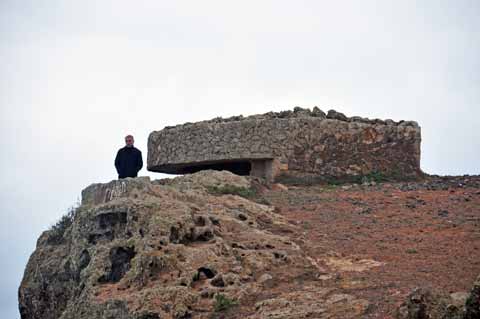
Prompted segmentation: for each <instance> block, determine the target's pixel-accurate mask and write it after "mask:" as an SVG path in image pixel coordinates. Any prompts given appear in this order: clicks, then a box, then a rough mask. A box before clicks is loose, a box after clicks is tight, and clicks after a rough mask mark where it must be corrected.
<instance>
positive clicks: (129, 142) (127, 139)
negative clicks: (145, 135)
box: [125, 135, 134, 147]
mask: <svg viewBox="0 0 480 319" xmlns="http://www.w3.org/2000/svg"><path fill="white" fill-rule="evenodd" d="M133 143H134V140H133V136H132V135H127V136H125V145H126V146H127V147H133Z"/></svg>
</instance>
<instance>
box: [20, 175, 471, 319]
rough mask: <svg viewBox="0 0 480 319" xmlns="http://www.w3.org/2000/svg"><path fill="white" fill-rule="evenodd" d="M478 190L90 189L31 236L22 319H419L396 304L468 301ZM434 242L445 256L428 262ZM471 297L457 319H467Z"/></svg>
mask: <svg viewBox="0 0 480 319" xmlns="http://www.w3.org/2000/svg"><path fill="white" fill-rule="evenodd" d="M479 187H480V178H470V179H468V178H463V179H448V180H442V179H434V180H430V181H427V182H425V183H423V184H418V183H404V184H385V185H378V184H376V183H375V182H374V181H368V182H366V183H365V184H364V185H346V186H343V187H337V186H332V185H326V186H308V187H307V186H304V187H298V186H297V187H293V186H292V187H290V188H287V187H285V186H282V185H263V184H262V182H261V181H260V180H257V179H255V178H251V177H241V176H237V175H234V174H232V173H230V172H227V171H221V172H219V171H201V172H198V173H195V174H191V175H186V176H182V177H177V178H175V179H172V180H156V181H150V180H149V179H148V178H135V179H130V178H128V179H125V180H116V181H112V182H110V183H106V184H93V185H91V186H89V187H88V188H86V189H85V190H84V191H83V192H82V203H81V205H80V207H78V208H77V209H76V210H75V212H74V213H73V214H71V215H70V216H67V217H65V218H64V219H62V223H60V224H57V225H56V226H55V227H53V228H52V229H51V230H49V231H46V232H44V233H43V234H42V235H41V237H40V238H39V239H38V242H37V248H36V250H35V252H34V253H33V254H32V256H31V258H30V260H29V262H28V265H27V267H26V270H25V275H24V278H23V280H22V283H21V286H20V288H19V307H20V313H21V317H22V319H50V318H51V319H54V318H55V319H58V318H60V319H83V318H103V319H107V318H109V319H110V318H111V319H113V318H118V319H158V318H177V319H179V318H250V319H254V318H278V319H280V318H291V319H293V318H389V316H390V315H393V314H394V313H397V312H398V313H399V314H398V316H400V317H401V318H430V317H426V315H427V314H426V310H425V309H427V310H428V309H430V308H432V307H433V306H432V307H431V306H428V305H425V306H422V303H421V302H424V299H425V298H424V299H422V298H423V297H415V296H413V297H408V296H407V293H409V291H411V289H412V288H413V286H414V285H425V283H428V282H429V280H430V281H431V280H433V282H435V283H436V286H437V288H442V287H450V288H452V289H455V291H457V289H458V290H463V291H465V292H468V290H469V289H470V288H469V287H471V285H472V283H473V279H474V278H475V277H474V276H475V275H474V273H476V274H478V273H480V265H479V264H478V263H475V262H474V260H478V259H479V256H480V253H479V250H478V248H479V247H480V237H479V236H478V222H479V220H478V219H477V218H479V217H480V216H479V210H478V207H480V196H479V195H480V192H479V191H478V190H479ZM450 201H451V204H452V205H450V204H448V205H449V206H445V207H444V206H442V207H440V206H441V205H447V204H445V203H450ZM439 205H440V206H439ZM427 211H428V212H430V211H431V212H434V213H433V215H431V214H430V213H427ZM437 211H439V212H443V213H442V215H440V213H439V214H438V215H437ZM445 216H448V217H445ZM447 218H448V221H449V222H447ZM452 224H454V225H455V227H453V226H452ZM420 229H422V230H423V231H424V232H419V230H420ZM392 236H393V237H397V239H398V240H393V238H392ZM411 236H417V237H414V238H415V240H417V239H418V241H415V243H416V244H415V245H416V246H411V245H413V244H412V243H413V242H411V240H412V238H413V237H411ZM418 236H419V237H418ZM459 240H463V241H466V242H468V245H467V246H465V247H460V246H459V245H458V244H456V243H457V242H458V241H459ZM405 243H407V244H405ZM444 244H445V245H448V244H453V246H454V247H456V248H455V249H453V248H452V250H448V251H445V252H444V253H442V255H438V254H437V253H438V252H437V251H436V250H435V249H436V248H435V247H439V246H442V245H444ZM405 245H407V246H405ZM409 245H410V246H409ZM398 247H401V248H398ZM407 248H408V249H412V250H411V251H407V250H406V249H407ZM414 248H415V249H416V251H414V250H413V249H414ZM416 256H421V258H420V257H416ZM432 256H434V257H432ZM416 258H417V259H416ZM431 258H436V259H435V260H436V262H434V263H431V264H422V263H423V262H426V260H431ZM442 258H443V259H442ZM469 258H471V259H469ZM416 263H419V264H416ZM419 265H420V266H419ZM417 268H418V269H420V270H416V269H417ZM450 273H453V274H455V276H454V278H450V277H449V275H448V274H450ZM444 274H445V275H444ZM430 275H433V277H431V276H430ZM432 278H442V279H438V280H437V281H438V282H436V281H435V279H432ZM467 287H468V288H467ZM450 288H448V289H450ZM445 289H447V288H445ZM478 289H479V288H478V284H477V286H476V288H474V290H473V291H472V293H471V294H468V293H467V294H464V295H462V296H463V297H462V298H463V299H461V302H463V304H461V305H460V306H457V308H455V309H457V310H455V311H456V312H455V314H456V315H458V314H460V315H461V316H463V315H465V316H467V315H466V313H468V315H469V316H470V317H468V316H467V317H465V318H477V317H475V316H477V314H478V313H479V312H478V307H479V306H478V305H479V300H478V298H479V297H478V296H479V294H478ZM405 298H407V299H408V298H410V299H408V300H410V301H412V300H413V301H412V302H413V306H412V305H411V303H412V302H410V303H404V304H403V305H402V304H401V302H402V301H403V300H405ZM417 300H420V301H421V302H420V301H419V302H417ZM425 300H427V301H425V302H424V304H429V303H428V302H429V300H430V299H428V298H427V299H425ZM456 300H457V305H458V303H459V302H458V298H457V299H456ZM465 300H467V301H465ZM461 302H460V303H461ZM419 304H420V306H419ZM452 304H453V303H449V301H448V300H447V301H446V302H445V307H447V308H448V307H450V308H451V307H453V306H452ZM465 304H466V305H467V306H466V307H465V306H464V305H465ZM415 306H417V308H419V309H420V310H418V311H417V308H415ZM422 307H423V308H422ZM429 307H430V308H429ZM442 307H443V306H442ZM442 307H440V308H439V309H440V310H439V311H443V310H445V309H446V308H445V307H443V308H442ZM462 307H464V308H462ZM444 308H445V309H444ZM450 308H449V309H450ZM467 308H468V309H470V310H468V311H469V312H468V311H467V310H466V309H467ZM398 309H401V311H400V310H398ZM422 309H423V310H422ZM432 309H433V308H432ZM435 309H437V308H435ZM422 311H423V312H422ZM435 311H437V310H435ZM475 311H477V312H475ZM419 313H420V315H419ZM422 316H423V317H422ZM432 318H437V317H432ZM438 318H440V317H438ZM442 318H444V317H442ZM445 318H454V317H445ZM455 318H457V317H455Z"/></svg>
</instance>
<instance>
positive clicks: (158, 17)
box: [0, 0, 480, 319]
mask: <svg viewBox="0 0 480 319" xmlns="http://www.w3.org/2000/svg"><path fill="white" fill-rule="evenodd" d="M479 16H480V1H478V0H470V1H466V0H465V1H460V0H451V1H445V0H425V1H421V0H416V1H407V0H402V1H387V0H382V1H380V0H378V1H368V0H357V1H355V0H352V1H318V0H317V1H301V0H296V1H281V0H274V1H273V0H272V1H262V0H256V1H246V0H243V1H235V2H234V1H225V0H220V1H208V0H203V1H160V0H158V1H138V0H137V1H120V0H115V1H113V0H111V1H107V0H104V1H98V0H95V1H86V0H82V1H67V0H64V1H54V0H49V1H47V0H45V1H41V0H35V1H33V0H32V1H18V0H17V1H13V0H1V1H0V61H1V73H0V108H1V111H0V112H1V113H0V125H1V126H0V133H1V136H2V141H1V146H2V152H1V157H0V167H1V168H0V169H1V176H2V178H1V179H0V214H1V215H0V217H1V224H0V242H1V243H2V245H1V246H0V260H1V261H0V267H1V271H0V317H1V318H6V319H7V318H18V317H19V315H18V310H17V288H18V285H19V283H20V280H21V277H22V275H23V269H24V268H25V264H26V261H27V259H28V257H29V255H30V253H31V252H32V251H33V249H34V247H35V242H36V239H37V238H38V236H39V234H40V233H41V231H43V230H45V229H47V228H48V227H49V226H50V225H51V224H53V223H54V222H55V221H56V220H57V219H58V218H59V217H60V216H61V215H62V214H63V213H64V212H65V211H66V210H67V208H68V207H69V206H70V205H72V204H73V203H74V202H75V201H76V200H77V198H78V197H79V195H80V192H81V190H82V189H83V188H85V187H86V186H87V185H89V184H91V183H94V182H107V181H110V180H112V179H114V178H116V174H115V170H114V168H113V158H114V155H115V153H116V151H117V149H118V148H119V147H121V146H123V137H124V136H125V135H126V133H132V134H133V135H134V136H135V137H136V145H137V147H139V148H140V149H141V150H142V151H143V154H144V157H145V158H146V155H147V154H146V152H147V149H146V142H147V137H148V134H149V133H150V132H151V131H152V130H159V129H161V128H163V127H164V126H166V125H174V124H179V123H183V122H192V121H198V120H204V119H209V118H213V117H216V116H223V117H227V116H231V115H238V114H243V115H249V114H255V113H264V112H268V111H272V110H274V111H280V110H285V109H291V108H293V107H294V106H302V107H313V106H319V107H320V108H321V109H323V110H324V111H327V110H328V109H330V108H334V109H337V110H339V111H341V112H344V113H346V114H347V115H349V116H353V115H359V116H365V117H370V118H393V119H394V120H401V119H405V120H416V121H418V122H419V124H420V125H421V127H422V134H423V143H422V164H421V165H422V169H423V170H424V171H426V172H428V173H436V174H479V173H480V165H479V161H478V159H479V156H480V142H479V140H480V129H479V128H478V126H479V124H480V120H479V116H480V105H479V102H480V58H479V57H480V19H479ZM140 174H141V175H149V176H151V177H154V178H159V177H163V176H161V175H158V174H153V173H148V172H147V171H146V170H145V169H143V170H142V171H141V173H140Z"/></svg>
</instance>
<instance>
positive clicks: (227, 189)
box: [207, 184, 257, 199]
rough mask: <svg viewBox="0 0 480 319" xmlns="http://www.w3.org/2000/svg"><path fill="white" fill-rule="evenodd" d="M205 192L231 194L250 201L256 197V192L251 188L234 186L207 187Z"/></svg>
mask: <svg viewBox="0 0 480 319" xmlns="http://www.w3.org/2000/svg"><path fill="white" fill-rule="evenodd" d="M207 191H208V192H209V193H210V194H216V195H225V194H232V195H238V196H240V197H243V198H247V199H251V198H253V197H255V195H257V192H256V191H255V190H254V189H252V188H247V187H240V186H235V185H228V184H227V185H223V186H207Z"/></svg>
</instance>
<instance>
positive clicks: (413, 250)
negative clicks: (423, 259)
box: [405, 248, 418, 254]
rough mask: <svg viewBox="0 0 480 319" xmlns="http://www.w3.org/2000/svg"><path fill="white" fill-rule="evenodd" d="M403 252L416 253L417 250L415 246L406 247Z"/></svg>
mask: <svg viewBox="0 0 480 319" xmlns="http://www.w3.org/2000/svg"><path fill="white" fill-rule="evenodd" d="M405 252H406V253H407V254H418V251H417V250H416V249H415V248H408V249H407V250H406V251H405Z"/></svg>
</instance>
